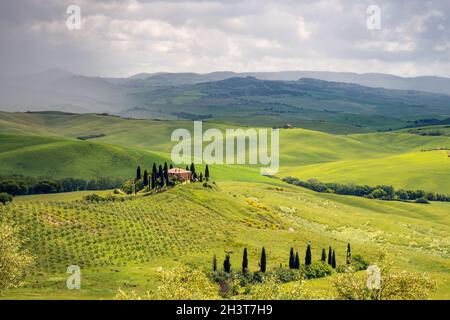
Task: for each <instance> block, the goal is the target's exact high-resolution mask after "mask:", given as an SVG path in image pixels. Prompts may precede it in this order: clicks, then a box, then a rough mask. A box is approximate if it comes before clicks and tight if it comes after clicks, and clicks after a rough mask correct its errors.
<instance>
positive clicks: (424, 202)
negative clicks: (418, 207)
mask: <svg viewBox="0 0 450 320" xmlns="http://www.w3.org/2000/svg"><path fill="white" fill-rule="evenodd" d="M414 202H415V203H423V204H429V203H430V202H429V201H428V200H427V199H426V198H419V199H417V200H416V201H414Z"/></svg>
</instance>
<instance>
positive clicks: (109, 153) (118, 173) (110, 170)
mask: <svg viewBox="0 0 450 320" xmlns="http://www.w3.org/2000/svg"><path fill="white" fill-rule="evenodd" d="M154 161H155V162H158V163H161V162H164V161H167V158H164V157H163V156H161V155H158V154H156V153H153V152H149V151H145V150H138V149H133V148H125V147H121V146H117V145H108V144H99V143H95V142H87V141H77V140H70V139H63V138H43V137H35V136H11V135H10V136H8V135H0V174H2V175H8V174H13V173H14V174H22V175H25V176H47V177H55V178H64V177H77V178H84V179H93V178H98V177H113V178H126V177H128V178H129V177H132V176H133V174H134V170H135V168H136V166H137V165H138V164H144V163H146V164H148V166H150V164H151V163H153V162H154Z"/></svg>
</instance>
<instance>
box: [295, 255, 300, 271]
mask: <svg viewBox="0 0 450 320" xmlns="http://www.w3.org/2000/svg"><path fill="white" fill-rule="evenodd" d="M294 269H297V270H298V269H300V258H299V256H298V252H296V253H295V259H294Z"/></svg>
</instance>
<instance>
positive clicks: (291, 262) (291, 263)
mask: <svg viewBox="0 0 450 320" xmlns="http://www.w3.org/2000/svg"><path fill="white" fill-rule="evenodd" d="M294 267H295V256H294V248H292V247H291V251H290V252H289V269H294Z"/></svg>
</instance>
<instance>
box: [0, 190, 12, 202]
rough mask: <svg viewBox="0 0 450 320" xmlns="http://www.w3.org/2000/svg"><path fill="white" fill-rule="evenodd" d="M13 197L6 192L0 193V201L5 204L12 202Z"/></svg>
mask: <svg viewBox="0 0 450 320" xmlns="http://www.w3.org/2000/svg"><path fill="white" fill-rule="evenodd" d="M12 201H13V197H12V196H11V195H10V194H9V193H6V192H2V193H0V203H3V204H7V203H8V202H12Z"/></svg>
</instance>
